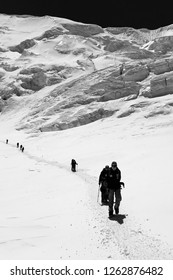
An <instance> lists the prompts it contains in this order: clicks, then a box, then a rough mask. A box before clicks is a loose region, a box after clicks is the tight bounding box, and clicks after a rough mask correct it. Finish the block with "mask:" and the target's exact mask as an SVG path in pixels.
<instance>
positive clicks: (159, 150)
mask: <svg viewBox="0 0 173 280" xmlns="http://www.w3.org/2000/svg"><path fill="white" fill-rule="evenodd" d="M162 118H164V117H162ZM165 118H166V121H167V125H165V126H164V125H163V123H164V122H163V123H162V125H159V124H158V119H157V118H155V119H153V120H152V122H151V120H150V121H148V120H146V121H145V122H144V120H143V118H142V117H139V116H138V118H136V119H135V118H134V117H133V118H124V119H122V120H119V122H117V119H116V118H115V116H112V117H110V118H107V119H105V120H103V121H97V122H94V123H92V124H88V125H85V126H82V127H78V128H73V129H68V130H65V131H59V132H50V133H41V134H40V135H39V134H30V135H27V134H24V133H23V132H21V131H20V132H16V131H15V130H12V126H11V127H10V125H9V123H8V121H7V123H6V122H4V121H3V122H1V124H0V129H1V132H2V134H1V142H0V155H1V178H0V181H1V183H0V186H1V197H0V200H1V203H0V213H1V215H0V222H1V235H0V245H1V250H0V258H1V259H4V258H5V259H10V258H11V259H33V258H34V259H51V258H55V259H110V258H112V259H172V257H173V252H172V248H173V243H172V234H173V228H172V224H171V219H172V211H173V206H172V192H173V191H172V184H171V180H172V176H171V175H172V172H171V166H172V164H173V159H172V157H171V156H170V155H171V154H172V152H173V151H172V149H173V148H172V140H173V133H172V127H171V125H170V123H169V120H168V116H166V117H165ZM142 120H143V121H142ZM13 121H15V119H13ZM2 135H3V137H2ZM6 137H8V139H9V144H8V145H6V144H5V139H6ZM17 141H19V142H20V143H22V144H23V145H24V147H25V151H24V153H23V154H22V153H21V152H20V151H19V150H17V148H16V143H17ZM71 158H75V159H76V160H77V162H78V163H79V169H78V172H77V173H76V174H73V173H71V171H70V160H71ZM113 160H116V161H117V162H118V166H119V168H120V169H121V171H122V180H123V181H124V182H125V184H126V187H125V189H123V190H122V195H123V201H122V204H121V208H120V214H121V215H120V216H119V217H118V218H117V220H115V221H110V220H109V219H108V209H107V207H106V206H105V207H101V206H100V205H99V204H98V203H97V195H98V176H99V173H100V171H101V170H102V168H103V167H104V166H105V165H106V164H109V165H110V164H111V161H113ZM9 175H10V176H9Z"/></svg>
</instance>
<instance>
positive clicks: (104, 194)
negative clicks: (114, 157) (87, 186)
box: [99, 165, 109, 205]
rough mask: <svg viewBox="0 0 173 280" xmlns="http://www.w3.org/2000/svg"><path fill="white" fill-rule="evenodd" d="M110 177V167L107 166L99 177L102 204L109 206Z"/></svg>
mask: <svg viewBox="0 0 173 280" xmlns="http://www.w3.org/2000/svg"><path fill="white" fill-rule="evenodd" d="M108 177H109V166H108V165H106V166H105V167H104V168H103V170H102V171H101V173H100V176H99V186H100V191H101V203H102V205H104V204H105V205H108V195H109V190H108Z"/></svg>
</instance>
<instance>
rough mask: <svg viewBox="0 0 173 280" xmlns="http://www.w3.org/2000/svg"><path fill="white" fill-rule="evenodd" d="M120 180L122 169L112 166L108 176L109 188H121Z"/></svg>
mask: <svg viewBox="0 0 173 280" xmlns="http://www.w3.org/2000/svg"><path fill="white" fill-rule="evenodd" d="M120 180H121V171H120V170H119V169H118V167H117V168H116V169H115V170H113V169H112V168H110V169H109V176H108V188H109V189H111V190H116V189H120V187H121V186H120Z"/></svg>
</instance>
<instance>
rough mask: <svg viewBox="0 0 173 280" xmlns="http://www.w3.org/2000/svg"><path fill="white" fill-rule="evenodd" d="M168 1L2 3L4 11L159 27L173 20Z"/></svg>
mask: <svg viewBox="0 0 173 280" xmlns="http://www.w3.org/2000/svg"><path fill="white" fill-rule="evenodd" d="M166 1H167V0H166ZM166 1H163V0H162V1H159V0H158V1H157V2H155V3H154V2H153V0H150V1H148V0H138V1H130V0H119V1H117V0H104V1H103V0H102V1H96V0H93V1H91V0H88V1H87V0H85V1H84V0H81V1H72V0H61V1H59V0H54V1H52V0H49V1H48V0H42V1H39V0H35V1H33V0H30V1H29V0H23V1H19V0H14V1H13V0H12V1H9V0H4V1H3V4H2V5H0V13H5V14H17V15H22V14H27V15H35V16H44V15H50V16H55V17H62V18H68V19H71V20H74V21H77V22H83V23H93V24H98V25H100V26H102V27H110V26H113V27H120V26H126V27H127V26H128V27H134V28H143V27H144V28H148V29H156V28H159V27H163V26H166V25H169V24H173V15H172V8H171V6H170V4H169V3H168V4H167V2H166ZM151 3H152V4H151Z"/></svg>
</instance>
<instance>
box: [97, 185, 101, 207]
mask: <svg viewBox="0 0 173 280" xmlns="http://www.w3.org/2000/svg"><path fill="white" fill-rule="evenodd" d="M99 194H100V185H99V187H98V195H97V203H99Z"/></svg>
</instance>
